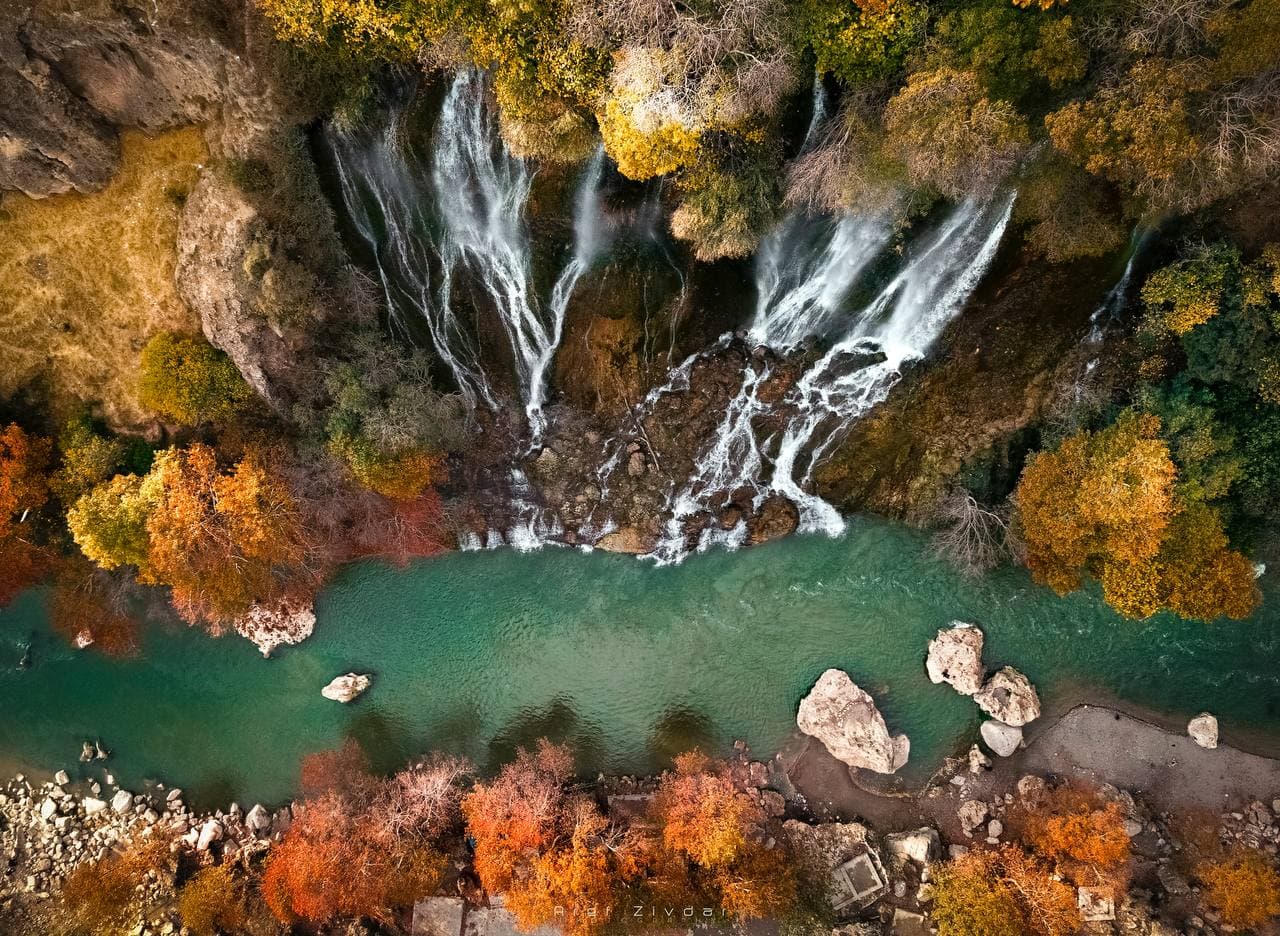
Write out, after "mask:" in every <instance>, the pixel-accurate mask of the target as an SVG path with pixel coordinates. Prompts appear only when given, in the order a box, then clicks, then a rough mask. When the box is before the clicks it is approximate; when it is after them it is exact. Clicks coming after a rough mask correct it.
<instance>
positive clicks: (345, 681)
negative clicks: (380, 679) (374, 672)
mask: <svg viewBox="0 0 1280 936" xmlns="http://www.w3.org/2000/svg"><path fill="white" fill-rule="evenodd" d="M371 682H372V680H371V679H370V678H369V677H368V676H365V675H363V674H361V673H347V674H346V675H345V676H335V677H334V678H333V679H332V680H331V681H330V682H329V685H327V686H325V687H324V688H323V689H321V690H320V694H321V695H322V696H324V697H325V698H326V699H332V700H333V701H334V702H343V703H345V702H352V701H354V700H355V699H356V698H357V697H359V696H360V695H361V693H363V692H364V691H365V690H366V689H368V688H369V685H370V683H371Z"/></svg>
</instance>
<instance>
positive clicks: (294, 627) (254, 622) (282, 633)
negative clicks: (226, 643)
mask: <svg viewBox="0 0 1280 936" xmlns="http://www.w3.org/2000/svg"><path fill="white" fill-rule="evenodd" d="M315 627H316V612H315V606H314V605H312V603H311V602H309V601H307V602H298V601H282V602H280V603H279V604H277V605H275V606H271V607H268V606H264V605H260V604H255V605H254V606H253V607H252V608H250V609H249V610H248V611H246V612H245V613H244V614H242V615H240V617H238V618H236V620H235V629H236V633H237V634H239V635H240V636H241V637H243V638H245V639H246V640H248V641H249V642H250V643H252V644H254V645H255V646H256V647H257V648H258V649H259V650H261V651H262V655H263V656H264V657H269V656H271V652H272V651H273V650H275V649H276V648H277V647H281V646H293V645H295V644H300V643H302V641H304V640H306V639H307V638H308V637H310V636H311V634H312V633H313V632H314V631H315Z"/></svg>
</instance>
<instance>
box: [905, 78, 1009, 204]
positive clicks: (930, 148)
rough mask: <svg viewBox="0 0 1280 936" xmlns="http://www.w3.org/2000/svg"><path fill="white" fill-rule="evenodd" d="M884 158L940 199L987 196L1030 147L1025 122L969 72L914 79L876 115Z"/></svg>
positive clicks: (914, 182)
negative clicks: (881, 118)
mask: <svg viewBox="0 0 1280 936" xmlns="http://www.w3.org/2000/svg"><path fill="white" fill-rule="evenodd" d="M884 124H885V129H886V131H887V134H888V137H887V139H886V142H885V146H886V149H887V151H888V152H889V153H890V155H892V156H893V157H894V158H896V159H897V160H899V161H900V162H901V163H902V164H903V165H905V166H906V168H907V176H908V178H909V180H910V181H911V183H912V184H913V185H916V186H922V187H929V188H933V189H936V190H937V191H939V192H941V193H942V194H943V195H945V196H947V197H948V198H966V197H977V198H985V197H988V196H990V195H991V194H992V193H993V192H994V191H995V189H996V187H997V186H998V185H999V184H1000V183H1001V182H1002V181H1003V180H1004V179H1005V178H1006V177H1007V176H1008V175H1009V173H1010V172H1012V171H1013V169H1014V167H1015V166H1016V165H1017V164H1018V161H1019V160H1020V159H1021V158H1022V156H1023V154H1024V153H1025V152H1026V150H1027V146H1028V144H1029V142H1030V135H1029V133H1028V130H1027V126H1026V121H1025V120H1024V119H1023V118H1022V116H1021V115H1019V114H1018V112H1017V111H1016V110H1015V109H1014V108H1013V106H1012V105H1010V104H1009V103H1007V102H1005V101H1000V100H992V99H991V98H990V97H988V96H987V94H986V92H985V91H984V89H983V87H982V85H981V82H979V81H978V78H977V76H976V75H975V74H974V73H973V72H964V71H957V70H955V69H951V68H938V69H935V70H933V71H924V72H916V73H914V74H912V75H911V76H910V77H909V78H908V80H907V86H906V87H905V88H903V89H902V90H901V91H899V92H898V93H897V94H896V95H894V97H893V99H892V100H890V101H889V103H888V105H887V106H886V107H885V111H884Z"/></svg>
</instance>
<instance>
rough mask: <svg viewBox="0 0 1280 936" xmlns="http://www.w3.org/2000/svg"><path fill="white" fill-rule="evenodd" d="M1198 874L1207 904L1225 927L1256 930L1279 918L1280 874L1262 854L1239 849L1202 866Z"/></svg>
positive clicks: (1203, 863)
mask: <svg viewBox="0 0 1280 936" xmlns="http://www.w3.org/2000/svg"><path fill="white" fill-rule="evenodd" d="M1195 873H1196V877H1198V878H1200V880H1201V881H1203V882H1204V884H1205V900H1206V901H1207V902H1208V903H1209V904H1210V906H1213V907H1215V908H1217V910H1218V912H1219V913H1221V914H1222V920H1223V922H1224V923H1227V924H1229V925H1231V926H1234V927H1236V928H1237V929H1253V928H1255V927H1259V926H1262V925H1263V924H1264V923H1266V922H1267V921H1268V920H1270V919H1272V918H1274V917H1277V916H1280V872H1277V871H1276V868H1275V866H1274V864H1273V863H1272V862H1271V861H1269V860H1268V859H1267V856H1266V855H1264V854H1262V853H1261V852H1259V851H1255V850H1254V849H1251V848H1244V847H1238V848H1236V849H1234V850H1233V851H1231V852H1230V853H1229V854H1227V855H1226V856H1224V857H1222V858H1218V859H1211V860H1208V861H1204V862H1201V863H1200V864H1199V865H1197V866H1196V872H1195Z"/></svg>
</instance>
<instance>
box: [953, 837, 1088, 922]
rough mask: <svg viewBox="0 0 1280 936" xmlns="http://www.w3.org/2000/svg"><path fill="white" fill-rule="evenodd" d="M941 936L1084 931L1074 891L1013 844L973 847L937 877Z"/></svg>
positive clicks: (1043, 865) (1039, 862)
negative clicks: (1081, 929)
mask: <svg viewBox="0 0 1280 936" xmlns="http://www.w3.org/2000/svg"><path fill="white" fill-rule="evenodd" d="M932 916H933V920H934V922H935V923H936V924H937V926H938V936H1025V934H1036V936H1071V934H1074V933H1076V932H1077V931H1078V930H1079V929H1080V914H1079V912H1078V911H1077V909H1076V894H1075V889H1074V888H1072V887H1071V886H1070V885H1068V884H1065V883H1063V882H1062V881H1059V880H1055V879H1054V877H1053V876H1052V874H1051V873H1050V869H1049V868H1048V867H1047V866H1046V865H1045V864H1044V863H1043V862H1042V861H1039V860H1037V859H1036V858H1033V857H1031V856H1029V855H1027V853H1026V852H1024V851H1023V850H1022V849H1020V848H1018V847H1016V846H1014V845H1001V846H1000V847H998V848H994V849H985V848H984V849H974V850H972V851H970V852H968V853H966V854H964V855H962V856H960V857H959V858H955V859H953V860H951V861H948V862H946V863H945V864H943V865H942V866H941V867H940V868H939V870H938V872H937V874H936V876H935V891H934V903H933V914H932Z"/></svg>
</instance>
